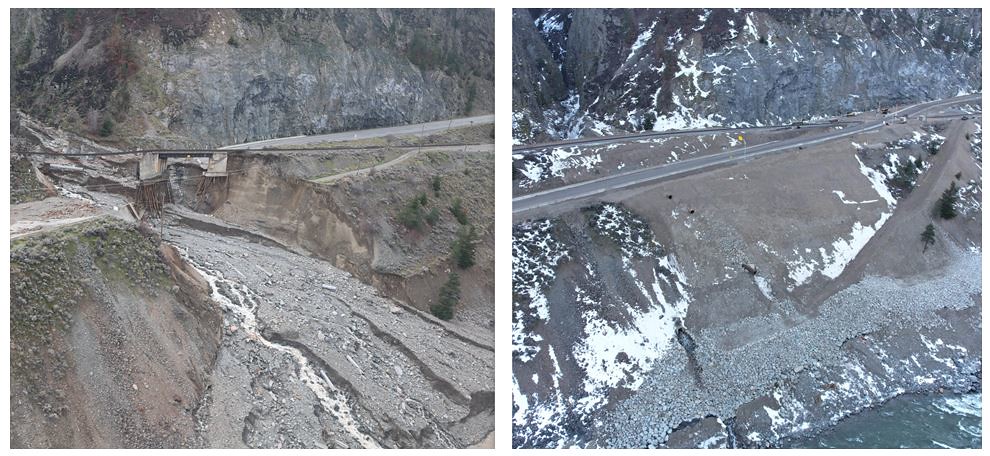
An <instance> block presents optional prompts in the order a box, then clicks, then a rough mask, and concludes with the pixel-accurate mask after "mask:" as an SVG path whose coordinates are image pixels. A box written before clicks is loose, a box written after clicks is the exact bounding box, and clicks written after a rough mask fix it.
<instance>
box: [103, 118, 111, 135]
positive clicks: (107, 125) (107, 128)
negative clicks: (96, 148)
mask: <svg viewBox="0 0 990 456" xmlns="http://www.w3.org/2000/svg"><path fill="white" fill-rule="evenodd" d="M111 134H113V121H112V120H110V118H109V117H107V118H106V119H103V125H101V126H100V136H103V137H106V136H110V135H111Z"/></svg>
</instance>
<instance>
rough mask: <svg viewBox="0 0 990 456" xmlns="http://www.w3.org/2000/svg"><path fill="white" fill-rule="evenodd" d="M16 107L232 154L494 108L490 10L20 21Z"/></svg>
mask: <svg viewBox="0 0 990 456" xmlns="http://www.w3.org/2000/svg"><path fill="white" fill-rule="evenodd" d="M11 21H12V29H13V30H19V32H18V33H17V34H16V35H15V36H14V37H13V39H12V41H11V53H12V56H13V59H12V65H11V77H12V83H11V88H12V92H13V93H14V94H16V95H15V96H14V97H13V103H12V104H13V105H15V106H16V107H17V108H18V109H22V110H24V111H27V112H28V113H30V114H32V115H34V116H36V117H38V118H40V119H41V120H43V121H45V122H48V123H51V124H54V125H56V126H59V127H62V128H66V129H70V130H74V131H76V132H85V133H87V134H89V135H92V136H100V137H104V138H106V139H110V140H117V141H121V142H126V143H131V144H146V143H147V145H163V144H162V143H163V141H171V142H170V144H175V143H189V144H198V145H205V144H213V145H218V144H232V143H239V142H245V141H252V140H257V139H263V138H272V137H282V136H293V135H300V134H313V133H326V132H333V131H341V130H354V129H362V128H373V127H381V126H390V125H396V124H406V123H416V122H425V121H430V120H437V119H446V118H453V117H458V116H462V115H466V114H469V113H480V112H490V111H492V109H493V105H494V98H493V93H492V90H493V81H494V76H493V59H494V20H493V14H492V12H491V11H490V10H487V11H486V10H476V11H468V10H443V11H439V10H388V11H376V10H319V11H317V10H291V11H290V10H209V11H206V10H181V11H179V10H154V11H153V10H32V11H28V10H18V11H15V12H14V13H13V15H12V17H11Z"/></svg>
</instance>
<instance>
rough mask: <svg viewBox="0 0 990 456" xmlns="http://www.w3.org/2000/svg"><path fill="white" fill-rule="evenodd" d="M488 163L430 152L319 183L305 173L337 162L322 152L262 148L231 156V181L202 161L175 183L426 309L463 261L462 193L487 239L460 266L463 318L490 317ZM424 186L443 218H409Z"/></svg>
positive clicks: (186, 199)
mask: <svg viewBox="0 0 990 456" xmlns="http://www.w3.org/2000/svg"><path fill="white" fill-rule="evenodd" d="M478 163H481V165H478ZM485 163H487V164H488V165H487V166H488V167H490V165H491V156H490V155H485V154H474V156H472V155H471V154H470V153H465V154H460V155H459V153H458V154H455V153H446V152H441V153H436V154H431V153H428V152H424V153H422V154H420V155H418V156H417V157H416V158H414V159H409V160H407V161H406V162H404V163H403V165H402V166H395V167H390V168H388V169H386V170H382V171H375V172H372V173H369V174H368V175H362V176H356V177H350V178H347V179H341V180H338V181H335V182H334V183H333V184H319V183H315V182H312V181H310V180H307V179H306V178H304V177H302V176H303V174H302V173H304V172H314V171H313V170H312V169H313V168H314V167H322V166H329V165H325V164H323V163H322V162H320V159H319V158H313V157H303V158H298V157H295V158H293V157H287V156H276V155H264V154H258V155H249V156H245V157H236V158H235V157H232V158H231V161H230V163H229V165H228V166H229V169H230V170H232V171H231V175H230V177H229V178H228V180H227V183H226V184H225V185H223V184H220V185H214V186H212V187H209V188H205V189H204V188H203V187H201V186H200V184H199V183H197V182H199V181H200V179H197V178H196V176H195V173H196V171H194V170H191V169H186V170H182V171H180V172H181V173H184V174H188V175H189V176H188V177H189V178H184V179H183V180H182V182H184V184H183V185H180V187H181V190H180V191H179V192H176V193H180V192H181V195H180V198H181V201H182V203H183V204H184V205H185V206H187V207H190V208H193V209H194V210H197V211H200V212H206V213H209V214H211V215H213V216H215V217H216V218H219V219H221V220H224V221H226V222H229V223H231V224H234V225H238V226H240V227H244V228H246V229H249V230H254V231H258V232H260V233H264V234H265V235H266V236H268V237H270V238H272V239H276V240H278V241H279V242H281V243H283V244H285V245H287V246H290V247H292V248H295V249H298V250H304V251H306V252H310V253H312V254H313V255H316V256H318V257H319V258H322V259H325V260H327V261H329V262H331V263H332V264H333V265H334V266H336V267H338V268H341V269H343V270H345V271H348V272H350V273H351V274H353V275H354V276H356V277H358V278H359V279H361V280H362V281H365V282H366V283H369V284H372V285H373V286H375V287H376V288H378V289H379V290H381V292H382V293H383V294H385V295H387V296H390V297H393V298H395V299H398V300H400V301H403V302H406V303H409V304H410V305H412V306H414V307H416V308H418V309H420V310H426V309H428V308H429V306H430V305H431V304H432V303H434V302H435V301H436V299H437V296H438V293H439V289H440V287H441V286H442V285H443V284H444V283H445V282H446V280H447V278H448V272H449V271H451V270H454V269H455V268H456V267H455V266H454V265H453V263H452V261H451V259H450V250H451V245H452V244H453V242H454V240H455V239H456V238H457V232H458V230H459V229H460V228H461V226H462V225H461V224H460V223H459V222H458V221H456V220H455V217H454V216H453V214H452V212H451V211H450V209H449V208H450V207H451V206H453V205H454V202H455V200H460V202H461V207H462V208H463V209H464V211H465V212H466V214H467V216H466V217H467V220H468V221H467V223H468V224H471V225H472V226H474V228H475V230H476V233H478V237H479V238H480V242H478V243H476V246H477V247H476V252H477V253H476V258H475V266H473V267H470V268H467V269H464V270H457V272H458V273H459V274H460V279H461V280H460V281H461V284H462V286H461V296H462V299H461V303H462V304H461V306H460V307H459V309H458V311H457V312H455V318H464V319H467V320H469V321H471V322H473V323H475V324H476V325H478V326H484V325H487V324H488V323H489V322H490V320H491V315H492V311H491V307H492V305H493V296H494V294H493V289H494V288H493V286H494V285H493V279H492V271H493V265H492V261H491V258H492V249H491V240H492V226H493V218H492V216H491V213H492V205H493V199H492V196H491V194H490V193H491V192H490V189H488V188H485V187H484V186H481V185H478V183H477V180H478V179H481V180H482V181H484V180H490V179H491V178H492V176H491V175H490V173H489V172H488V171H490V168H486V165H485ZM181 169H183V168H180V170H181ZM304 170H308V171H304ZM434 179H436V181H437V182H438V184H434V183H433V181H434ZM420 194H421V195H424V196H426V198H427V201H428V203H427V204H426V206H425V207H424V212H429V211H435V212H436V215H437V217H438V221H437V222H434V223H432V224H430V223H427V222H425V221H424V222H422V223H421V225H420V227H419V228H415V229H413V228H407V227H406V226H403V225H402V224H401V223H399V222H398V220H397V219H398V214H399V212H400V211H401V210H402V208H403V207H405V206H406V205H407V203H408V200H410V199H412V198H413V197H414V196H416V195H420Z"/></svg>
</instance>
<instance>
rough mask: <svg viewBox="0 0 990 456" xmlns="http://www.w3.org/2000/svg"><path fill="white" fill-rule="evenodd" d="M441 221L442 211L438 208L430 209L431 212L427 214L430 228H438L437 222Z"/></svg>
mask: <svg viewBox="0 0 990 456" xmlns="http://www.w3.org/2000/svg"><path fill="white" fill-rule="evenodd" d="M439 221H440V210H439V209H437V208H433V209H430V212H427V213H426V223H429V224H430V226H436V225H437V222H439Z"/></svg>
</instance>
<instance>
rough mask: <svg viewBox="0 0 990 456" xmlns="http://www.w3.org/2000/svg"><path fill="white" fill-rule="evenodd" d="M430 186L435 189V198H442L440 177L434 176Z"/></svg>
mask: <svg viewBox="0 0 990 456" xmlns="http://www.w3.org/2000/svg"><path fill="white" fill-rule="evenodd" d="M430 186H431V187H433V196H440V176H433V180H432V181H431V182H430Z"/></svg>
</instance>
